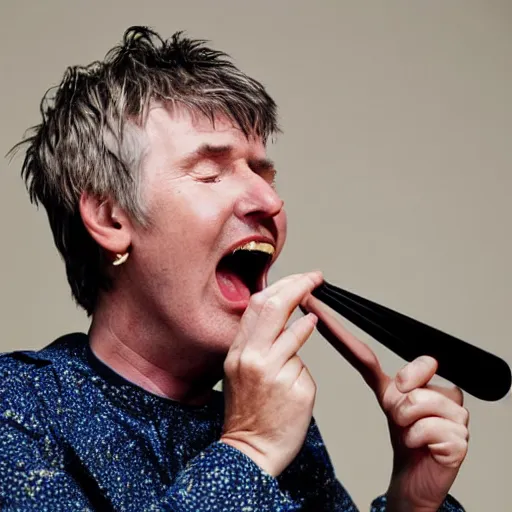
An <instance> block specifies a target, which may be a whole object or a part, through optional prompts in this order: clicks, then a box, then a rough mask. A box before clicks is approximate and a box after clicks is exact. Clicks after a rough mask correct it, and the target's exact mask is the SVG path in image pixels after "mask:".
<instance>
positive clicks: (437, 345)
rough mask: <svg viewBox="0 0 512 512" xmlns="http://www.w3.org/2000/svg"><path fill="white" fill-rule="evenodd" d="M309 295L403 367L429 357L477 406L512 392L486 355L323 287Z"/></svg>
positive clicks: (511, 380) (507, 377) (504, 368)
mask: <svg viewBox="0 0 512 512" xmlns="http://www.w3.org/2000/svg"><path fill="white" fill-rule="evenodd" d="M312 295H313V296H314V297H316V298H317V299H319V300H321V301H322V302H323V303H325V304H326V305H327V306H329V307H330V308H332V309H333V310H334V311H336V312H337V313H339V314H340V315H342V316H344V317H345V318H346V319H347V320H349V321H350V322H352V323H353V324H354V325H357V326H358V327H359V328H361V329H362V330H363V331H365V332H366V333H368V334H369V335H370V336H372V337H373V338H375V339H376V340H377V341H378V342H380V343H382V344H383V345H384V346H385V347H387V348H388V349H389V350H391V351H393V352H394V353H395V354H397V355H398V356H400V357H401V358H403V359H405V360H406V361H412V360H413V359H415V358H416V357H419V356H422V355H429V356H432V357H433V358H435V359H436V360H437V362H438V364H439V367H438V370H437V373H438V374H439V375H440V376H441V377H444V378H445V379H447V380H449V381H450V382H452V383H453V384H455V385H456V386H458V387H460V388H461V389H463V390H464V391H466V392H467V393H469V394H471V395H473V396H475V397H477V398H479V399H481V400H487V401H496V400H500V399H501V398H503V397H504V396H505V395H506V394H507V393H508V392H509V391H510V388H511V386H512V372H511V370H510V366H509V365H508V364H507V363H506V362H505V361H504V360H503V359H501V358H499V357H498V356H495V355H494V354H491V353H490V352H487V351H485V350H482V349H481V348H478V347H476V346H474V345H471V344H470V343H467V342H466V341H463V340H461V339H459V338H456V337H454V336H451V335H450V334H446V333H444V332H442V331H440V330H438V329H435V328H434V327H431V326H429V325H426V324H424V323H422V322H419V321H417V320H415V319H413V318H411V317H408V316H406V315H403V314H401V313H398V312H397V311H393V310H392V309H389V308H386V307H384V306H381V305H380V304H377V303H375V302H372V301H370V300H368V299H365V298H363V297H360V296H358V295H356V294H354V293H351V292H348V291H346V290H343V289H341V288H339V287H337V286H334V285H332V284H329V283H328V282H326V281H324V283H323V284H321V285H320V286H319V287H318V288H316V289H315V290H314V291H313V293H312ZM321 332H322V331H321ZM322 334H323V335H324V336H325V337H327V336H326V334H325V333H324V332H322ZM329 338H330V339H329V341H330V342H331V343H332V337H329Z"/></svg>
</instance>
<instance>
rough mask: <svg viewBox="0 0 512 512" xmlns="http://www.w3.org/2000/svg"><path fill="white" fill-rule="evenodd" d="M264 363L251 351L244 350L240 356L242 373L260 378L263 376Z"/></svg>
mask: <svg viewBox="0 0 512 512" xmlns="http://www.w3.org/2000/svg"><path fill="white" fill-rule="evenodd" d="M265 366H266V365H265V361H264V360H263V358H262V357H261V356H260V355H259V354H257V353H256V352H254V351H253V350H247V349H246V350H244V352H242V354H241V355H240V367H241V369H243V371H244V372H248V373H250V374H252V375H254V376H262V375H264V374H265Z"/></svg>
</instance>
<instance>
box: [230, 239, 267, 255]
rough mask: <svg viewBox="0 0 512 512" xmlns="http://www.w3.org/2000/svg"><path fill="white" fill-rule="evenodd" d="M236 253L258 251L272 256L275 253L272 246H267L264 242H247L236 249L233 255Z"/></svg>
mask: <svg viewBox="0 0 512 512" xmlns="http://www.w3.org/2000/svg"><path fill="white" fill-rule="evenodd" d="M236 251H259V252H264V253H266V254H270V256H272V255H273V254H274V252H275V247H274V246H273V245H272V244H267V243H266V242H254V241H252V242H248V243H246V244H244V245H241V246H240V247H237V248H236V249H235V250H234V251H233V254H234V253H235V252H236Z"/></svg>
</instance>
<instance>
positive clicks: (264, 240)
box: [222, 235, 276, 259]
mask: <svg viewBox="0 0 512 512" xmlns="http://www.w3.org/2000/svg"><path fill="white" fill-rule="evenodd" d="M249 242H260V243H267V244H270V245H272V246H273V247H274V248H275V247H276V242H275V240H272V238H269V237H268V236H262V235H252V236H248V237H246V238H242V240H238V242H235V243H234V244H233V245H231V246H230V247H229V249H228V250H227V251H226V252H225V253H224V254H223V256H222V257H223V258H224V257H225V256H228V255H230V254H231V253H232V252H233V251H234V250H235V249H236V248H237V247H240V246H242V245H245V244H248V243H249ZM272 259H274V257H273V256H272Z"/></svg>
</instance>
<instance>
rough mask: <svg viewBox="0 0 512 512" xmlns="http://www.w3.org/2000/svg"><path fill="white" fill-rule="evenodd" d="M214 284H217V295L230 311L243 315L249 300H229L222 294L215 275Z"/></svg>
mask: <svg viewBox="0 0 512 512" xmlns="http://www.w3.org/2000/svg"><path fill="white" fill-rule="evenodd" d="M215 282H216V284H217V290H218V293H219V295H220V296H221V297H222V301H223V302H224V303H225V304H228V305H229V309H231V310H232V311H233V312H235V313H239V314H243V313H244V311H245V310H246V309H247V306H249V299H245V300H238V301H234V300H230V299H229V298H228V297H226V295H225V294H224V293H222V289H221V285H220V283H219V279H218V276H217V274H215Z"/></svg>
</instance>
